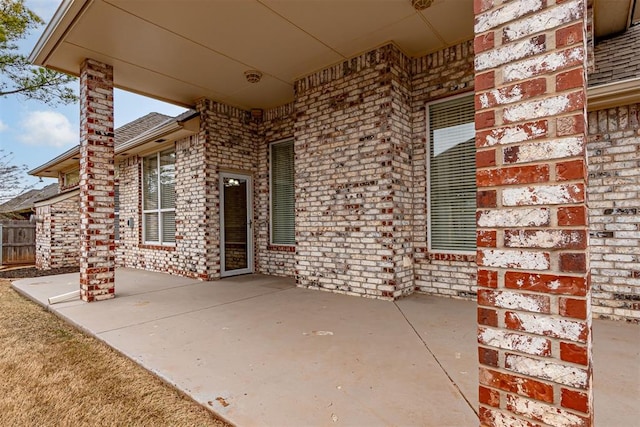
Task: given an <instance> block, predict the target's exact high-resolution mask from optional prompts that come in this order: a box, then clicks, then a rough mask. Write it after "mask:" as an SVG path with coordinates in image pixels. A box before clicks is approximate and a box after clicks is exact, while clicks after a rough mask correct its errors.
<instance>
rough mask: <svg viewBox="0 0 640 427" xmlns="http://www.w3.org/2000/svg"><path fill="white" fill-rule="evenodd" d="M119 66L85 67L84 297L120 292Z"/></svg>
mask: <svg viewBox="0 0 640 427" xmlns="http://www.w3.org/2000/svg"><path fill="white" fill-rule="evenodd" d="M113 221H114V134H113V68H112V67H111V66H110V65H106V64H102V63H100V62H98V61H94V60H92V59H86V60H85V61H84V62H83V63H82V67H81V70H80V296H81V297H82V299H83V300H84V301H87V302H91V301H97V300H103V299H109V298H113V297H114V296H115V285H114V265H115V243H114V223H113Z"/></svg>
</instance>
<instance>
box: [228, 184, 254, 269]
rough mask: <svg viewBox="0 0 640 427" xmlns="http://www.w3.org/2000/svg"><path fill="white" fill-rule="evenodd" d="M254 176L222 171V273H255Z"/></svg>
mask: <svg viewBox="0 0 640 427" xmlns="http://www.w3.org/2000/svg"><path fill="white" fill-rule="evenodd" d="M252 194H253V190H252V184H251V176H249V175H242V174H237V173H226V172H221V173H220V275H221V276H222V277H225V276H234V275H236V274H247V273H253V221H252V218H253V206H252V203H251V202H252V200H251V195H252Z"/></svg>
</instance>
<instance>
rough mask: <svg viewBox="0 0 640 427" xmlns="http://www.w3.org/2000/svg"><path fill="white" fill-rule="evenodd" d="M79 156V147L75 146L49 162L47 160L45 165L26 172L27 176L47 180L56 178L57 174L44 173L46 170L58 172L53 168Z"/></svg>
mask: <svg viewBox="0 0 640 427" xmlns="http://www.w3.org/2000/svg"><path fill="white" fill-rule="evenodd" d="M78 155H80V146H79V145H76V146H75V147H71V148H70V149H69V150H67V151H65V152H64V153H62V154H60V155H59V156H58V157H55V158H53V159H51V160H49V161H48V162H47V163H45V164H43V165H41V166H38V167H36V168H34V169H32V170H30V171H29V172H27V173H28V174H29V175H33V176H41V177H47V178H57V177H58V174H57V173H56V174H55V175H52V172H46V171H47V170H55V171H56V172H57V171H58V169H56V168H55V167H56V166H57V165H58V164H60V163H62V162H64V161H66V160H69V159H72V158H73V157H75V156H78Z"/></svg>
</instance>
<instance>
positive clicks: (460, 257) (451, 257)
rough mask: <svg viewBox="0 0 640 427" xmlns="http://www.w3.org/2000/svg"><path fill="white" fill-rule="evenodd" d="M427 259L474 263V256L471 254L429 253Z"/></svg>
mask: <svg viewBox="0 0 640 427" xmlns="http://www.w3.org/2000/svg"><path fill="white" fill-rule="evenodd" d="M428 258H429V259H430V260H433V261H463V262H476V256H475V255H471V254H451V253H449V254H447V253H433V252H431V253H429V254H428Z"/></svg>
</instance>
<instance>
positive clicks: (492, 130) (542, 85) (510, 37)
mask: <svg viewBox="0 0 640 427" xmlns="http://www.w3.org/2000/svg"><path fill="white" fill-rule="evenodd" d="M585 3H586V2H585V0H574V1H562V2H561V1H559V0H557V1H554V0H550V1H544V0H528V1H524V0H523V1H511V2H506V1H501V0H476V1H475V13H476V21H475V33H476V36H475V55H476V57H475V69H476V87H475V88H476V109H477V113H476V129H477V131H476V145H477V147H478V151H477V183H478V214H477V225H478V233H477V236H478V256H477V260H478V261H477V262H478V324H479V326H478V343H479V347H478V354H479V362H480V373H479V380H480V393H479V394H480V411H479V414H480V423H481V425H483V426H507V425H508V426H533V425H539V424H544V425H554V426H590V425H592V420H593V415H592V394H591V306H590V296H591V293H590V289H589V274H588V271H589V270H588V237H587V236H588V233H587V215H586V200H585V199H586V197H585V183H586V165H585V163H586V159H585V140H586V135H585V122H586V120H585V117H586V108H585V104H586V100H585V83H586V79H585V60H586V54H585V51H586V50H585V49H586V48H585V36H584V34H585V29H586V24H585V11H586V4H585Z"/></svg>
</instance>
